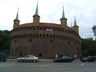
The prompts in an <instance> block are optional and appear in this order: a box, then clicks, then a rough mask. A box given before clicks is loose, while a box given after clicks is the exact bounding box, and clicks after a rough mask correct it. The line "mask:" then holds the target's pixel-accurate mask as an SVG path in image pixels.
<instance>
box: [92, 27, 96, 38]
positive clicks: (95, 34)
mask: <svg viewBox="0 0 96 72" xmlns="http://www.w3.org/2000/svg"><path fill="white" fill-rule="evenodd" d="M92 29H93V33H94V36H95V40H96V26H95V25H94V26H93V27H92Z"/></svg>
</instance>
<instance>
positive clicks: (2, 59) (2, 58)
mask: <svg viewBox="0 0 96 72" xmlns="http://www.w3.org/2000/svg"><path fill="white" fill-rule="evenodd" d="M1 61H3V62H5V61H6V56H5V54H4V53H0V62H1Z"/></svg>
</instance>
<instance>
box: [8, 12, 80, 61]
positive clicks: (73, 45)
mask: <svg viewBox="0 0 96 72" xmlns="http://www.w3.org/2000/svg"><path fill="white" fill-rule="evenodd" d="M17 15H18V14H17ZM39 19H40V16H39V15H38V14H35V15H34V16H33V23H26V24H19V22H20V21H19V19H18V16H16V19H15V20H14V27H13V30H12V31H11V48H10V56H11V57H21V56H25V55H35V56H38V57H39V58H47V59H52V58H54V57H55V55H56V54H57V55H58V56H62V55H69V56H74V55H76V56H77V57H78V58H79V57H80V55H81V40H80V36H79V33H78V31H79V29H78V26H76V25H74V26H73V27H69V26H67V19H66V18H64V16H62V18H61V19H60V21H61V24H55V23H41V22H40V21H39Z"/></svg>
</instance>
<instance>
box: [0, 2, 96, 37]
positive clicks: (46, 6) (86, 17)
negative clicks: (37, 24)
mask: <svg viewBox="0 0 96 72" xmlns="http://www.w3.org/2000/svg"><path fill="white" fill-rule="evenodd" d="M37 1H38V6H39V7H38V8H39V15H40V21H41V22H48V23H50V22H51V23H57V24H60V18H61V16H62V10H63V9H62V6H64V11H65V17H66V18H67V19H68V26H71V25H73V22H74V16H75V17H76V19H77V23H78V26H79V30H80V31H79V33H80V36H81V37H83V38H87V37H88V38H89V37H93V32H92V26H93V25H96V0H0V30H12V29H13V20H14V19H15V17H16V13H17V8H19V20H20V24H23V23H30V22H33V15H34V13H35V10H36V5H37Z"/></svg>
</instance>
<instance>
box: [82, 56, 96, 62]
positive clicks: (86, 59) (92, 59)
mask: <svg viewBox="0 0 96 72" xmlns="http://www.w3.org/2000/svg"><path fill="white" fill-rule="evenodd" d="M95 60H96V58H95V57H94V56H88V57H83V58H81V61H82V62H94V61H95Z"/></svg>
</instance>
